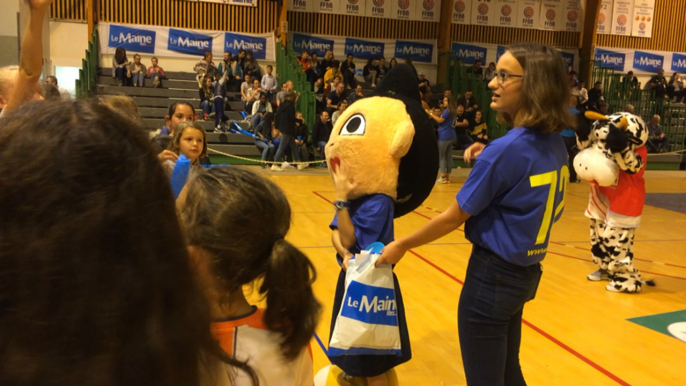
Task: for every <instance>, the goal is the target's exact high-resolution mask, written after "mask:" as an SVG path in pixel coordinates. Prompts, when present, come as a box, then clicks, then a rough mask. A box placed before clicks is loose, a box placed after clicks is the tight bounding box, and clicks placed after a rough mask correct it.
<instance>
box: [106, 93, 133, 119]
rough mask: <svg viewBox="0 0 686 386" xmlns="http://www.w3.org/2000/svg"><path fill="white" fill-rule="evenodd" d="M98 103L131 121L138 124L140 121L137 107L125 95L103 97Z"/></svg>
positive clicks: (131, 99)
mask: <svg viewBox="0 0 686 386" xmlns="http://www.w3.org/2000/svg"><path fill="white" fill-rule="evenodd" d="M100 103H101V104H102V105H104V106H107V107H109V108H110V109H112V110H113V111H115V112H117V113H119V114H121V115H123V116H125V117H126V118H128V119H132V120H134V121H136V122H139V123H140V121H141V114H140V112H139V111H138V105H137V104H136V101H134V100H133V98H131V97H128V96H126V95H108V96H106V97H104V98H103V99H102V102H100Z"/></svg>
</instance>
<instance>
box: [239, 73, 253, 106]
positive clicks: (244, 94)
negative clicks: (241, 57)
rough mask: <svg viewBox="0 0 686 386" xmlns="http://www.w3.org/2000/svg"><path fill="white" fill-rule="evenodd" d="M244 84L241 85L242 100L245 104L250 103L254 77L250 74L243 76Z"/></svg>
mask: <svg viewBox="0 0 686 386" xmlns="http://www.w3.org/2000/svg"><path fill="white" fill-rule="evenodd" d="M243 78H244V82H243V83H241V100H242V101H243V102H245V103H247V102H248V90H250V87H252V81H253V79H252V77H251V76H250V75H249V74H245V75H244V76H243Z"/></svg>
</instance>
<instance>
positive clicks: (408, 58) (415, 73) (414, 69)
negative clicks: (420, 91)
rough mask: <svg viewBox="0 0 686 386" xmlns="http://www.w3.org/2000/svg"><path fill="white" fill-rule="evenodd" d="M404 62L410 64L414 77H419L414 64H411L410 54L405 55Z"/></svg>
mask: <svg viewBox="0 0 686 386" xmlns="http://www.w3.org/2000/svg"><path fill="white" fill-rule="evenodd" d="M396 64H397V63H396ZM405 64H407V65H408V66H410V68H411V69H412V72H413V73H414V77H415V78H417V79H419V76H418V75H417V68H416V67H415V66H414V64H412V57H411V56H407V57H405Z"/></svg>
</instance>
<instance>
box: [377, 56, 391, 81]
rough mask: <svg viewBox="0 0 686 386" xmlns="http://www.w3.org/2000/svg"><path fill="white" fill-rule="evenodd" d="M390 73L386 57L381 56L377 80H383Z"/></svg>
mask: <svg viewBox="0 0 686 386" xmlns="http://www.w3.org/2000/svg"><path fill="white" fill-rule="evenodd" d="M387 73H388V67H386V58H384V57H383V56H382V57H381V58H379V65H378V66H376V81H377V82H378V81H381V79H383V77H384V76H386V74H387Z"/></svg>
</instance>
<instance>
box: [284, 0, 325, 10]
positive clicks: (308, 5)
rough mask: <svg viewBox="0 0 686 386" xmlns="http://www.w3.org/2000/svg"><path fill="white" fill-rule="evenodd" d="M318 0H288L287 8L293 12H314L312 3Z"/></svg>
mask: <svg viewBox="0 0 686 386" xmlns="http://www.w3.org/2000/svg"><path fill="white" fill-rule="evenodd" d="M318 2H319V0H288V10H289V11H295V12H314V3H318Z"/></svg>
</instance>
